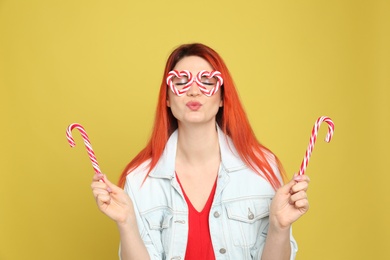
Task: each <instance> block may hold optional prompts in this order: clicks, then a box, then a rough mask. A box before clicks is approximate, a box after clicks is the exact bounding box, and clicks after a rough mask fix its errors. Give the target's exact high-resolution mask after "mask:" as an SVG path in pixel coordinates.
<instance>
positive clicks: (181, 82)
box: [172, 76, 188, 86]
mask: <svg viewBox="0 0 390 260" xmlns="http://www.w3.org/2000/svg"><path fill="white" fill-rule="evenodd" d="M172 82H173V84H175V85H176V86H184V85H186V84H187V83H188V77H186V76H183V77H180V78H178V77H174V78H173V79H172Z"/></svg>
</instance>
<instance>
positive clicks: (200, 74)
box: [195, 70, 223, 97]
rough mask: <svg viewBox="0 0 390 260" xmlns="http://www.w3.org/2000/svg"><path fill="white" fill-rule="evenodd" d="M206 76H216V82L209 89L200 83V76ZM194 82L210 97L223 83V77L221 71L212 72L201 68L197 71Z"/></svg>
mask: <svg viewBox="0 0 390 260" xmlns="http://www.w3.org/2000/svg"><path fill="white" fill-rule="evenodd" d="M204 76H205V77H207V78H209V79H211V78H213V77H216V78H217V84H216V85H215V86H214V87H213V88H212V89H210V90H208V89H207V86H206V85H205V84H203V83H202V77H204ZM195 81H196V83H197V84H198V86H199V88H200V90H201V91H202V92H203V94H205V95H206V96H208V97H211V96H212V95H214V94H215V93H217V91H218V89H219V87H220V86H222V84H223V79H222V76H221V72H219V71H217V70H214V71H212V72H208V71H206V70H202V71H201V72H199V73H198V75H197V77H196V79H195Z"/></svg>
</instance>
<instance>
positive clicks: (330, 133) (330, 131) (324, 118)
mask: <svg viewBox="0 0 390 260" xmlns="http://www.w3.org/2000/svg"><path fill="white" fill-rule="evenodd" d="M322 122H326V123H327V124H328V133H327V135H326V137H325V142H327V143H329V142H330V140H331V139H332V137H333V132H334V123H333V121H332V119H330V118H329V117H327V116H322V117H320V118H318V119H317V121H316V122H315V124H314V127H313V130H312V131H311V137H310V142H309V146H308V147H307V149H306V153H305V157H304V158H303V161H302V164H301V168H300V170H299V175H303V174H305V170H306V167H307V164H308V163H309V159H310V156H311V153H312V152H313V148H314V144H315V142H316V140H317V135H318V129H319V128H320V125H321V123H322Z"/></svg>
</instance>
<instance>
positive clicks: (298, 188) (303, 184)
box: [291, 181, 309, 194]
mask: <svg viewBox="0 0 390 260" xmlns="http://www.w3.org/2000/svg"><path fill="white" fill-rule="evenodd" d="M308 188H309V183H308V182H305V181H304V182H298V183H296V184H295V185H294V186H292V187H291V194H294V193H297V192H299V191H307V189H308Z"/></svg>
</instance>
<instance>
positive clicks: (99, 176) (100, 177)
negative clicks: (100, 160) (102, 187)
mask: <svg viewBox="0 0 390 260" xmlns="http://www.w3.org/2000/svg"><path fill="white" fill-rule="evenodd" d="M103 177H104V175H103V174H102V173H96V174H94V175H93V178H92V181H100V180H101V179H103Z"/></svg>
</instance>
